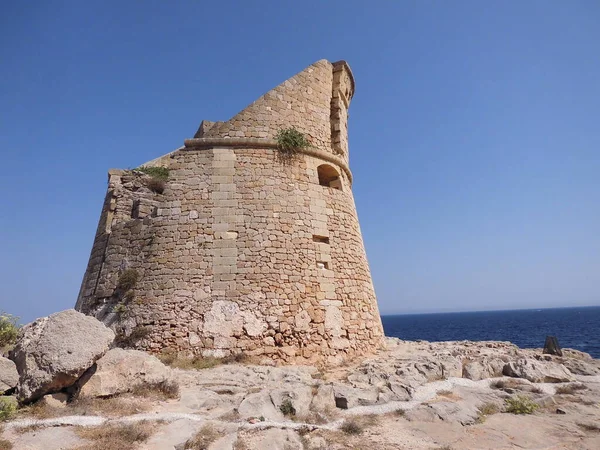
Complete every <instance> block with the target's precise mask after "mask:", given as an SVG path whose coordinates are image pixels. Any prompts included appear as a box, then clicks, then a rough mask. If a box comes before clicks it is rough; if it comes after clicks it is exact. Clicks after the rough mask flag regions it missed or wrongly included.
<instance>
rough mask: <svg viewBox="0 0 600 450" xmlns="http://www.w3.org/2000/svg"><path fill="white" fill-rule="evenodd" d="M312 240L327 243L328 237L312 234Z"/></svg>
mask: <svg viewBox="0 0 600 450" xmlns="http://www.w3.org/2000/svg"><path fill="white" fill-rule="evenodd" d="M313 241H314V242H321V243H322V244H329V238H328V237H327V236H319V235H317V234H315V235H313Z"/></svg>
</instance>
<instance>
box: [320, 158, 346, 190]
mask: <svg viewBox="0 0 600 450" xmlns="http://www.w3.org/2000/svg"><path fill="white" fill-rule="evenodd" d="M317 174H318V175H319V184H320V185H321V186H327V187H330V188H333V189H339V190H340V191H341V190H342V179H341V178H340V173H339V172H338V171H337V170H336V169H335V167H333V166H330V165H329V164H321V165H320V166H319V167H317Z"/></svg>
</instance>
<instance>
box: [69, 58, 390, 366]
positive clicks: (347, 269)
mask: <svg viewBox="0 0 600 450" xmlns="http://www.w3.org/2000/svg"><path fill="white" fill-rule="evenodd" d="M338 67H339V65H338ZM342 67H343V68H344V67H347V65H346V64H345V63H344V64H343V66H342ZM335 68H336V66H335V65H331V64H330V63H329V62H327V61H319V62H317V63H316V64H314V65H313V66H310V67H309V68H308V69H306V70H305V71H303V72H301V73H300V74H298V75H296V77H294V78H292V79H290V80H288V82H286V83H289V84H286V83H283V84H282V85H280V87H281V86H283V88H282V89H283V92H284V93H283V94H280V92H281V89H279V88H280V87H278V88H276V89H275V90H274V91H272V92H271V93H268V94H266V95H265V96H263V97H262V98H261V99H259V100H258V101H257V102H255V103H254V104H252V105H251V106H250V107H249V108H247V109H246V110H244V111H243V112H242V113H240V114H238V115H237V116H235V117H234V118H233V119H232V120H231V121H229V122H221V123H219V122H216V123H212V122H206V123H204V122H203V125H201V127H200V130H199V132H198V133H197V135H196V136H197V137H199V138H200V139H199V141H201V140H202V138H206V137H207V136H206V134H211V133H217V132H216V129H219V135H218V136H216V134H215V136H213V137H218V138H222V141H221V144H220V145H211V146H209V147H208V148H206V146H204V147H202V146H194V145H189V146H187V147H184V148H181V149H179V150H177V151H175V152H173V153H171V154H170V155H169V156H168V158H162V159H161V158H159V159H157V160H156V161H160V163H161V165H168V166H169V170H170V173H169V179H168V181H167V183H166V188H165V190H164V192H162V193H160V194H159V193H155V192H152V190H150V189H149V188H148V187H147V184H148V180H149V179H150V177H149V176H148V175H145V174H143V173H140V172H135V171H111V172H110V173H109V187H108V194H107V196H106V199H105V202H104V206H103V210H102V216H101V220H100V224H99V227H98V231H97V234H96V239H95V242H94V246H93V249H92V255H91V257H90V262H89V265H88V269H87V271H86V274H85V277H84V280H83V284H82V288H81V292H80V296H79V299H78V302H77V306H76V308H77V309H79V310H81V311H83V312H85V313H87V314H93V315H95V316H96V317H98V318H100V319H101V320H103V321H104V322H105V323H107V324H110V325H112V326H113V327H114V328H115V329H116V330H117V332H118V333H119V334H120V335H121V337H122V338H127V339H128V341H129V342H128V343H129V344H130V345H133V346H136V347H138V348H143V349H147V350H150V351H154V352H159V351H162V350H163V349H165V348H170V349H175V350H178V351H185V352H189V353H194V354H202V355H210V356H217V357H221V356H226V355H228V354H231V353H239V352H243V353H246V354H250V355H262V356H264V357H268V358H272V359H274V360H277V361H283V362H296V361H298V360H304V361H311V362H326V363H337V362H340V361H341V360H342V359H343V358H344V357H346V356H352V355H356V354H364V353H369V352H372V351H374V350H375V349H377V348H378V347H379V346H380V345H381V344H382V339H383V330H382V326H381V320H380V317H379V313H378V309H377V301H376V298H375V293H374V290H373V285H372V281H371V275H370V272H369V267H368V263H367V259H366V255H365V251H364V246H363V242H362V236H361V233H360V228H359V223H358V218H357V215H356V209H355V205H354V198H353V196H352V191H351V180H350V178H349V176H348V173H347V172H346V171H345V170H344V169H343V167H342V165H336V164H333V163H332V162H331V160H328V161H325V160H323V159H322V158H319V157H317V156H315V154H318V153H315V151H314V150H313V151H307V152H305V153H301V154H300V155H298V157H297V158H296V159H295V160H293V161H291V163H285V162H282V161H281V160H280V159H279V158H278V157H277V150H276V149H274V148H273V146H272V145H271V144H269V142H270V141H269V140H268V138H272V137H273V135H274V134H275V133H276V130H277V129H278V127H280V128H281V127H284V128H287V127H289V126H293V127H295V128H297V129H299V130H300V131H304V132H306V133H307V134H308V132H309V131H310V133H311V134H310V135H309V138H310V139H311V142H312V143H313V145H314V144H318V145H315V147H316V149H318V150H319V151H321V152H326V153H329V154H332V155H334V154H335V155H338V156H340V155H342V156H344V158H343V159H344V160H347V134H346V131H345V128H343V127H341V128H339V130H338V131H339V133H338V134H339V135H340V136H341V138H339V139H337V138H336V139H337V140H336V139H333V140H332V136H335V134H334V131H335V130H334V128H335V127H334V126H333V124H334V123H340V118H339V117H334V116H335V114H332V110H331V108H330V107H331V105H333V104H334V103H335V101H334V99H335V98H337V99H338V100H337V101H342V102H344V99H345V101H346V104H345V107H344V109H345V110H347V106H348V103H349V101H350V98H351V93H350V90H349V88H348V89H346V88H345V87H341V88H340V92H342V95H343V96H346V97H344V98H342V97H341V96H339V95H338V97H335V96H334V94H333V91H334V86H335V84H334V78H335V77H334V74H335V70H334V69H335ZM309 69H310V70H309ZM344 70H347V72H346V73H347V74H350V75H345V76H346V79H345V80H346V81H344V82H345V83H348V86H350V76H351V72H350V71H349V68H348V69H344ZM338 72H339V68H338ZM338 78H339V77H338ZM295 79H297V80H299V81H298V82H294V81H293V80H295ZM342 81H343V80H342ZM353 83H354V82H353V80H352V83H351V88H352V92H353V89H354V84H353ZM321 84H322V85H323V86H324V87H322V88H319V86H320V85H321ZM338 86H340V83H338ZM308 88H310V89H308ZM273 92H275V93H273ZM285 92H287V93H290V92H291V93H303V94H302V96H301V97H299V98H298V99H296V98H295V97H293V95H292V96H290V97H286V95H287V94H285ZM326 94H327V95H326ZM279 95H282V97H281V98H280V97H279ZM290 95H291V94H290ZM298 95H300V94H298ZM312 99H315V100H314V102H312V101H311V100H312ZM286 104H287V105H292V106H291V107H289V108H288V107H287V106H285V105H286ZM277 105H279V106H277ZM322 105H326V106H327V110H325V109H322V110H321V109H319V108H320V106H322ZM276 106H277V107H276ZM301 106H303V107H301ZM266 108H270V109H266ZM261 111H263V112H264V114H263V113H261ZM286 111H292V113H286ZM338 112H339V111H338ZM313 113H315V115H313ZM344 114H345V113H344ZM344 117H347V115H346V116H342V119H341V121H342V122H344V121H345V119H344ZM336 121H337V122H336ZM244 127H246V128H245V131H243V132H244V136H243V137H244V138H246V137H250V138H251V137H258V138H262V139H264V143H263V145H254V146H251V147H248V146H247V145H246V146H236V145H233V143H234V141H235V139H237V138H242V136H241V135H240V134H239V133H240V132H242V130H243V129H244ZM264 133H267V134H266V135H264ZM257 134H258V135H257ZM259 142H262V141H259ZM335 142H337V143H338V144H337V150H336V144H335ZM228 143H231V144H232V145H228ZM340 149H341V151H340ZM344 152H345V153H344ZM324 164H327V165H328V166H329V167H327V169H328V170H329V171H334V172H336V173H337V174H338V175H339V177H338V179H337V180H336V182H335V183H332V184H331V185H327V186H325V185H321V184H319V176H318V172H319V170H318V168H319V166H323V165H324ZM321 169H322V167H321ZM127 270H135V271H136V273H137V274H138V275H139V279H138V281H137V283H136V285H135V286H134V287H133V288H132V289H129V290H126V291H125V290H124V289H122V288H121V287H120V286H118V280H119V276H120V275H121V274H123V273H124V272H125V271H127Z"/></svg>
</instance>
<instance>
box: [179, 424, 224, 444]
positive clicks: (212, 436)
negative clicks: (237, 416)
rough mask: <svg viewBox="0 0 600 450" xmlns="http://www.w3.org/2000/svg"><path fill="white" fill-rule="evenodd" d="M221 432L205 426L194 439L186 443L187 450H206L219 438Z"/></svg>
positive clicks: (208, 425)
mask: <svg viewBox="0 0 600 450" xmlns="http://www.w3.org/2000/svg"><path fill="white" fill-rule="evenodd" d="M219 435H220V434H219V432H218V431H217V430H216V429H215V428H214V427H213V426H212V425H211V424H206V425H204V426H203V427H202V428H201V429H200V430H199V431H198V432H197V433H196V434H195V435H194V436H193V437H191V438H190V439H188V440H187V441H186V442H185V446H184V447H183V448H184V449H186V450H188V449H189V450H206V449H207V448H208V446H209V445H210V444H212V443H213V442H215V441H216V440H217V439H218V438H219Z"/></svg>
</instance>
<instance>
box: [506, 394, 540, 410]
mask: <svg viewBox="0 0 600 450" xmlns="http://www.w3.org/2000/svg"><path fill="white" fill-rule="evenodd" d="M505 402H506V412H507V413H511V414H533V413H534V412H535V411H536V409H538V408H539V405H538V404H537V403H535V402H534V401H533V400H531V399H530V398H529V397H526V396H524V395H517V396H516V397H510V398H507V399H506V400H505Z"/></svg>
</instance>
